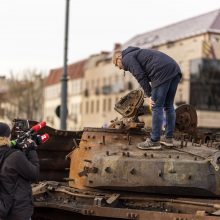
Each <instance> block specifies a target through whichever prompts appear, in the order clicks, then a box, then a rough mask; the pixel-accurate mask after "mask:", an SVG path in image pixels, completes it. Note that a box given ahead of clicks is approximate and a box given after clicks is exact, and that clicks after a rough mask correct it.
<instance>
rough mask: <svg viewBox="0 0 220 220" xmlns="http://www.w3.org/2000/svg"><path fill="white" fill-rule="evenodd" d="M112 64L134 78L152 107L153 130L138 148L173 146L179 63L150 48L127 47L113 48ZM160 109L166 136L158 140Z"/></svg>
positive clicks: (160, 122)
mask: <svg viewBox="0 0 220 220" xmlns="http://www.w3.org/2000/svg"><path fill="white" fill-rule="evenodd" d="M112 61H113V63H114V64H115V65H116V66H117V67H118V68H119V69H123V70H125V71H129V72H131V73H132V75H133V76H134V77H135V78H136V80H137V81H138V83H139V84H140V86H141V87H142V89H143V90H144V92H145V95H146V96H147V97H148V98H147V102H148V104H149V105H150V106H151V107H152V133H151V137H150V138H149V139H147V140H146V141H145V142H141V143H139V144H138V146H137V147H138V148H140V149H160V148H161V144H163V145H166V146H169V147H171V146H173V133H174V129H175V121H176V114H175V110H174V98H175V94H176V90H177V86H178V83H179V82H180V79H181V77H182V74H181V70H180V67H179V65H178V64H177V63H176V61H175V60H174V59H172V58H171V57H170V56H168V55H166V54H165V53H162V52H160V51H156V50H152V49H140V48H138V47H128V48H127V49H125V50H123V51H115V52H114V54H113V57H112ZM163 110H164V111H165V115H166V131H165V137H163V138H162V139H161V131H162V125H163Z"/></svg>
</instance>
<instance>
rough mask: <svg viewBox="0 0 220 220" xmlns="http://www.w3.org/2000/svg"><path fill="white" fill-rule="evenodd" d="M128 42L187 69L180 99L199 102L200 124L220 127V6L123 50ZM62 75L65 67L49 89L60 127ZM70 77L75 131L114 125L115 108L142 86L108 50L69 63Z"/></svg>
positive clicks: (48, 102)
mask: <svg viewBox="0 0 220 220" xmlns="http://www.w3.org/2000/svg"><path fill="white" fill-rule="evenodd" d="M117 46H118V45H117ZM127 46H138V47H141V48H152V49H155V50H160V51H162V52H165V53H166V54H168V55H170V56H171V57H173V58H174V59H175V60H176V61H177V63H178V64H179V65H180V67H181V70H182V73H183V78H182V81H181V83H180V85H179V87H178V91H177V94H176V99H175V103H176V104H177V105H180V104H183V103H189V104H192V105H193V106H195V107H196V109H197V114H198V126H199V127H206V128H220V10H217V11H213V12H210V13H207V14H204V15H201V16H197V17H194V18H190V19H187V20H185V21H182V22H178V23H175V24H171V25H169V26H166V27H163V28H159V29H157V30H153V31H150V32H147V33H143V34H140V35H137V36H135V37H133V38H132V39H131V40H129V41H128V42H126V43H125V44H123V45H122V48H126V47H127ZM73 66H75V67H74V68H73ZM77 66H78V68H76V67H77ZM61 74H62V69H57V70H52V71H51V72H50V75H49V77H48V80H47V82H46V87H45V107H44V108H45V119H46V120H47V121H48V122H50V123H51V125H52V126H54V127H56V128H59V118H58V117H56V115H55V109H56V107H57V106H58V105H59V104H60V78H61ZM69 77H70V81H69V84H68V88H69V96H68V109H69V117H68V129H73V130H75V129H76V130H77V129H81V128H83V127H85V126H94V127H96V126H97V127H101V126H106V125H108V124H109V122H110V120H112V119H114V118H115V117H120V116H119V115H118V114H117V113H116V112H115V111H114V105H115V103H116V102H117V101H118V100H119V98H120V97H122V96H123V95H125V94H126V93H128V92H129V91H131V90H133V89H137V88H139V85H138V83H137V81H136V80H135V79H134V77H133V76H132V75H131V74H130V73H127V72H126V73H125V77H124V74H123V71H121V70H119V69H117V68H116V67H114V66H113V64H112V62H111V53H108V52H102V53H100V54H96V55H92V56H91V57H89V58H88V59H87V61H86V62H85V61H82V62H78V63H75V64H72V65H69ZM77 80H78V81H77ZM74 88H75V89H76V90H77V92H75V93H73V90H74ZM146 120H148V119H146ZM146 125H147V126H149V125H150V120H149V121H147V124H146Z"/></svg>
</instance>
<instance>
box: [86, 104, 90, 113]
mask: <svg viewBox="0 0 220 220" xmlns="http://www.w3.org/2000/svg"><path fill="white" fill-rule="evenodd" d="M88 113H89V101H86V114H88Z"/></svg>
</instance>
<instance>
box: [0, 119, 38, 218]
mask: <svg viewBox="0 0 220 220" xmlns="http://www.w3.org/2000/svg"><path fill="white" fill-rule="evenodd" d="M10 134H11V130H10V127H9V126H8V125H7V124H5V123H2V122H0V174H1V175H0V219H1V220H2V219H7V220H30V219H31V216H32V214H33V201H32V188H31V182H32V181H36V180H37V179H38V176H39V160H38V156H37V152H36V144H35V143H34V142H33V141H32V140H28V141H27V143H25V144H26V151H25V152H23V151H21V150H19V149H13V148H10V136H11V135H10Z"/></svg>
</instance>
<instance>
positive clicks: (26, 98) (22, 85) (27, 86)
mask: <svg viewBox="0 0 220 220" xmlns="http://www.w3.org/2000/svg"><path fill="white" fill-rule="evenodd" d="M18 75H19V77H18ZM43 84H44V79H43V73H42V72H37V71H36V70H25V71H23V73H22V74H16V75H15V74H13V73H11V78H10V83H9V91H8V102H9V103H10V107H11V111H9V112H8V117H9V118H10V119H13V118H14V117H19V118H27V119H30V120H37V121H39V120H41V119H42V109H43V88H44V85H43Z"/></svg>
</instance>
